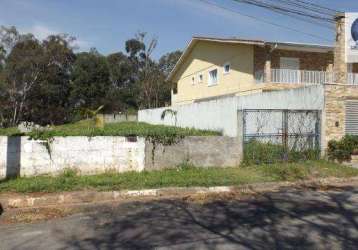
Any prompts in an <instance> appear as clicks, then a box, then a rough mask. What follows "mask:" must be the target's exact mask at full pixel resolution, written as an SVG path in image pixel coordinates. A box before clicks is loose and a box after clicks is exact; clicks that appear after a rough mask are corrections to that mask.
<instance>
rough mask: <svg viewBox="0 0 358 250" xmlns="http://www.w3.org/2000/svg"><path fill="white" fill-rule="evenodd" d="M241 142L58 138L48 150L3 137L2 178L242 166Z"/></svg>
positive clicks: (217, 138) (35, 143)
mask: <svg viewBox="0 0 358 250" xmlns="http://www.w3.org/2000/svg"><path fill="white" fill-rule="evenodd" d="M241 151H242V149H241V142H240V141H239V140H237V139H236V138H229V137H222V136H214V137H186V138H184V139H183V140H181V141H179V142H178V143H176V144H173V145H169V146H163V145H160V144H159V145H156V147H155V149H154V151H153V144H152V143H150V142H147V141H145V139H144V138H137V141H132V140H128V139H127V138H125V137H115V136H113V137H111V136H108V137H104V136H103V137H101V136H98V137H55V138H54V140H53V142H52V143H50V153H49V151H48V150H47V149H46V147H45V145H44V144H43V143H41V141H34V140H29V138H28V137H6V136H0V179H3V178H5V177H11V176H18V175H20V176H38V175H47V174H49V175H55V174H58V173H61V172H63V170H64V169H66V168H75V169H77V170H79V172H80V173H81V174H99V173H104V172H106V171H115V172H126V171H143V170H153V169H162V168H166V167H175V166H177V165H179V164H181V163H184V162H188V161H189V162H190V163H193V164H195V165H196V166H198V167H201V166H203V167H209V166H216V167H225V166H231V167H233V166H238V165H239V163H240V161H241V156H242V153H241ZM153 156H154V158H153Z"/></svg>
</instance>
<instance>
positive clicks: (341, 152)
mask: <svg viewBox="0 0 358 250" xmlns="http://www.w3.org/2000/svg"><path fill="white" fill-rule="evenodd" d="M357 148H358V136H356V135H346V136H344V137H343V138H342V139H341V140H339V141H336V140H331V141H329V142H328V148H327V155H328V159H330V160H338V161H339V162H343V161H350V160H351V159H352V154H353V152H354V151H355V150H356V149H357Z"/></svg>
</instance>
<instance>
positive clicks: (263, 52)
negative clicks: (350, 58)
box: [254, 46, 333, 72]
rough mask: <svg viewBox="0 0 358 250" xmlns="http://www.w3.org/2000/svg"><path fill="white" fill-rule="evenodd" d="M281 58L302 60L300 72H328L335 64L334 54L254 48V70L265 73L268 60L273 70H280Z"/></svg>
mask: <svg viewBox="0 0 358 250" xmlns="http://www.w3.org/2000/svg"><path fill="white" fill-rule="evenodd" d="M281 57H294V58H299V59H300V70H314V71H328V70H329V65H331V64H333V53H320V52H304V51H293V50H282V49H272V50H271V52H270V49H269V48H267V47H260V46H255V47H254V70H255V72H257V71H263V70H264V68H265V62H266V60H269V61H270V62H271V68H272V69H279V68H280V58H281Z"/></svg>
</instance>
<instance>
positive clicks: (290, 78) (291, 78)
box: [271, 69, 332, 84]
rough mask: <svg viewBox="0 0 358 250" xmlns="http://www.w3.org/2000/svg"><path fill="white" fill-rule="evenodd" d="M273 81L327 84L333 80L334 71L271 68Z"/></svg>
mask: <svg viewBox="0 0 358 250" xmlns="http://www.w3.org/2000/svg"><path fill="white" fill-rule="evenodd" d="M271 82H273V83H293V84H294V83H296V84H325V83H330V82H332V73H330V72H326V71H311V70H291V69H271Z"/></svg>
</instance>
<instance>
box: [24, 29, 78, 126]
mask: <svg viewBox="0 0 358 250" xmlns="http://www.w3.org/2000/svg"><path fill="white" fill-rule="evenodd" d="M72 41H73V40H72V38H71V37H69V36H67V35H51V36H49V37H48V38H47V39H45V40H44V41H43V43H42V48H43V57H42V62H43V65H44V66H45V68H44V71H43V72H42V77H41V82H40V84H38V85H36V86H35V88H34V89H33V91H31V92H30V94H31V95H30V97H31V102H30V105H29V106H28V111H27V112H26V114H27V117H26V120H33V121H35V122H36V123H39V124H61V123H64V122H68V121H69V120H70V118H71V117H70V115H71V112H72V107H71V106H70V102H69V98H68V96H69V95H70V78H71V73H72V66H73V63H74V61H75V54H74V53H73V51H72V47H71V43H72ZM44 107H46V108H44Z"/></svg>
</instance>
